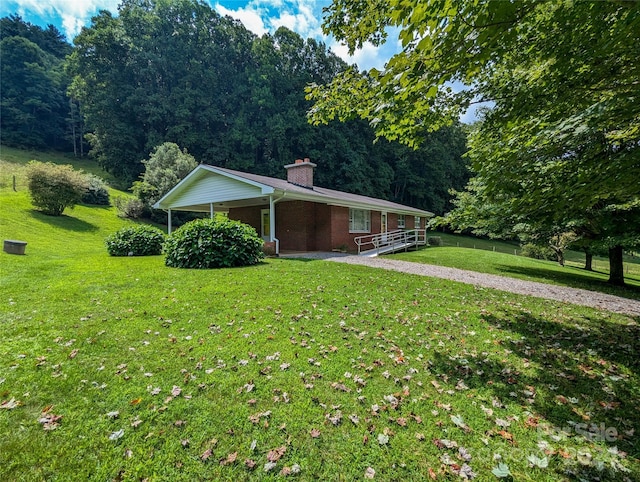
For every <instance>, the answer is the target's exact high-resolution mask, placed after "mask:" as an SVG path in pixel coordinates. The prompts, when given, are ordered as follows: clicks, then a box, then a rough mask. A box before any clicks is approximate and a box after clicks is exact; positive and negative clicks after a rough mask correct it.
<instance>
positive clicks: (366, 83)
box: [309, 0, 640, 284]
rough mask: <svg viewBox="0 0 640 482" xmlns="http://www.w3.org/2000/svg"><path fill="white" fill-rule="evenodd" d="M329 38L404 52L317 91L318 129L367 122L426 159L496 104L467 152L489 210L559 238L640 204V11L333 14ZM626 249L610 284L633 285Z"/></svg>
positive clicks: (505, 7)
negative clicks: (625, 269)
mask: <svg viewBox="0 0 640 482" xmlns="http://www.w3.org/2000/svg"><path fill="white" fill-rule="evenodd" d="M325 28H326V29H327V31H330V32H331V33H333V34H334V35H336V37H338V38H339V39H341V40H344V41H346V42H347V44H348V45H349V47H350V48H351V49H354V48H356V47H359V46H361V45H362V44H363V43H364V42H365V41H370V42H373V43H374V44H379V43H381V42H383V41H385V39H386V37H387V35H388V31H389V29H390V28H393V29H396V30H395V31H397V32H398V37H399V39H400V41H401V43H402V46H403V50H402V51H401V52H400V53H399V54H398V55H396V56H394V57H393V58H392V59H391V60H390V61H389V62H388V63H387V65H386V66H385V69H384V70H382V71H377V70H372V71H370V72H368V73H364V74H361V73H358V72H357V71H354V70H351V71H348V72H346V73H345V74H344V75H342V76H340V77H338V78H337V79H335V80H334V81H333V82H332V83H331V84H329V85H328V86H324V87H323V86H315V87H314V88H312V89H310V91H309V96H310V98H311V99H313V100H314V101H315V102H316V103H315V105H314V108H313V109H312V110H311V112H310V115H311V119H312V121H314V122H317V123H319V122H324V121H326V120H328V119H332V118H336V117H337V118H340V119H348V118H351V117H353V116H358V117H361V118H364V119H366V120H368V121H369V123H370V124H371V125H372V126H373V127H374V129H375V130H376V132H377V134H378V135H381V136H386V137H388V138H391V139H399V140H401V141H402V142H405V143H407V144H410V145H417V144H419V141H420V136H421V133H423V132H424V131H429V130H432V129H435V128H438V127H440V126H441V125H443V124H446V123H449V122H451V121H452V119H453V118H455V117H457V116H458V115H459V114H460V113H461V112H462V111H463V110H465V109H466V108H467V107H469V105H470V104H471V103H472V102H478V101H492V102H493V107H492V108H491V109H488V110H487V112H486V115H485V117H484V121H483V122H482V123H480V124H479V125H478V126H477V129H476V130H475V133H474V135H473V136H472V138H471V142H470V151H469V157H470V159H471V163H472V166H473V168H474V170H475V173H476V175H477V177H478V178H480V179H481V181H480V183H481V185H482V186H483V194H484V200H485V201H486V202H488V203H490V204H494V203H495V204H497V205H501V206H504V207H508V208H509V210H510V211H509V212H510V213H511V214H512V215H513V217H514V218H518V217H522V218H524V219H525V220H528V219H527V218H533V219H535V220H536V222H535V223H534V224H537V220H541V219H542V220H543V221H544V223H543V224H545V225H546V226H549V225H552V224H565V223H568V222H569V221H570V220H571V219H575V218H577V217H581V216H585V215H586V214H587V213H589V212H592V211H593V210H594V209H596V208H597V207H598V206H603V205H604V206H608V207H610V208H611V209H614V207H615V206H626V205H627V204H628V203H632V204H633V203H634V202H635V201H636V200H637V198H638V196H639V194H640V187H639V185H638V181H637V180H638V179H640V162H639V159H640V84H638V81H637V79H638V78H640V62H639V61H638V59H639V58H640V4H638V3H637V2H590V1H580V0H577V1H574V2H564V1H561V0H557V1H539V0H525V1H520V2H454V1H452V0H445V1H440V0H438V1H436V0H433V1H426V2H423V1H415V0H414V1H408V2H407V1H400V0H388V1H380V2H348V1H346V0H335V1H334V2H333V4H332V6H331V7H330V8H329V11H328V16H327V18H326V21H325ZM453 82H461V83H463V84H465V85H467V86H468V89H466V90H462V91H460V92H457V93H456V92H454V91H453V90H452V89H451V85H452V83H453ZM505 203H506V204H505ZM625 229H626V230H627V232H628V233H629V234H632V232H634V231H635V232H637V231H638V229H640V228H639V227H638V226H637V225H636V226H633V225H632V226H626V228H625ZM601 237H602V238H605V237H607V234H606V233H602V234H601ZM631 237H633V236H631ZM614 238H616V236H613V237H611V239H614ZM618 239H620V238H618ZM623 247H624V246H623V245H621V244H618V245H616V246H613V247H612V248H611V250H610V261H611V266H610V272H611V277H610V282H611V283H615V284H621V283H623V282H624V280H623V278H622V277H621V273H622V269H621V266H622V256H621V254H622V249H623Z"/></svg>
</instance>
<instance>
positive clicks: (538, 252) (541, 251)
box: [520, 243, 556, 261]
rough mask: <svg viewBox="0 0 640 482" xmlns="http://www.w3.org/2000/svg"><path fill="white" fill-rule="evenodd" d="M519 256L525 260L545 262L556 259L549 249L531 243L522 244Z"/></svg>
mask: <svg viewBox="0 0 640 482" xmlns="http://www.w3.org/2000/svg"><path fill="white" fill-rule="evenodd" d="M520 254H521V255H522V256H526V257H527V258H533V259H546V260H547V261H554V260H555V259H556V254H555V253H554V252H553V250H552V249H551V248H550V247H548V246H540V245H539V244H533V243H527V244H524V245H523V246H522V251H521V253H520Z"/></svg>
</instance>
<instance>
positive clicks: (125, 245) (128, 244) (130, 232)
mask: <svg viewBox="0 0 640 482" xmlns="http://www.w3.org/2000/svg"><path fill="white" fill-rule="evenodd" d="M163 242H164V233H163V232H162V231H160V230H159V229H158V228H154V227H153V226H149V225H146V224H140V225H138V226H128V227H126V228H122V229H120V230H119V231H116V232H115V233H113V234H111V235H109V236H107V238H106V239H105V244H106V245H107V251H108V252H109V254H110V255H111V256H153V255H156V254H162V244H163Z"/></svg>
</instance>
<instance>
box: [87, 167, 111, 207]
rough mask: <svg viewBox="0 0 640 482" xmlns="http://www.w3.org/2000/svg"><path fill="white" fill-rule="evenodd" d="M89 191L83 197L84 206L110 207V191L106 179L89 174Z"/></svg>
mask: <svg viewBox="0 0 640 482" xmlns="http://www.w3.org/2000/svg"><path fill="white" fill-rule="evenodd" d="M86 180H87V189H86V190H85V192H84V194H83V195H82V202H83V203H84V204H95V205H97V206H108V205H109V191H108V189H107V185H106V183H105V182H104V179H102V178H101V177H98V176H96V175H95V174H87V175H86Z"/></svg>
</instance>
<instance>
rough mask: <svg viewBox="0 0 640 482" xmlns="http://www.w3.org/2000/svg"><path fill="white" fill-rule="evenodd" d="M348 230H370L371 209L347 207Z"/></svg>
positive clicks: (362, 231) (367, 231) (364, 231)
mask: <svg viewBox="0 0 640 482" xmlns="http://www.w3.org/2000/svg"><path fill="white" fill-rule="evenodd" d="M349 232H350V233H369V232H371V211H366V210H364V209H349Z"/></svg>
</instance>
